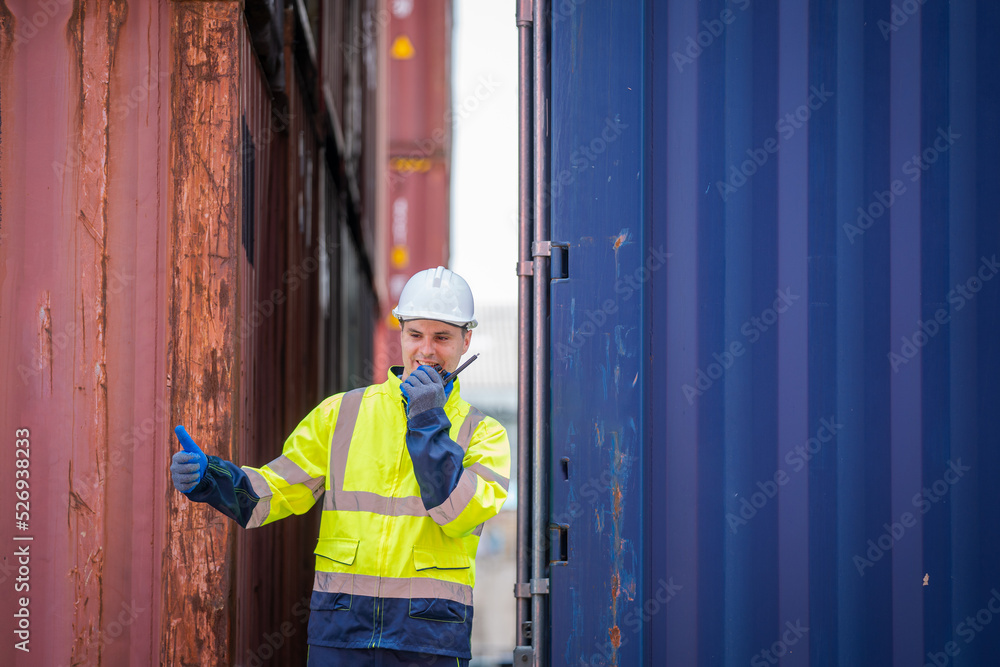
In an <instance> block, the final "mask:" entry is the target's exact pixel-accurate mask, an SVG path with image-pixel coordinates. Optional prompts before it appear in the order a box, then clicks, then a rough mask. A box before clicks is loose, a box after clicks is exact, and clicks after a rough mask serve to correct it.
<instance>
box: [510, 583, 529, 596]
mask: <svg viewBox="0 0 1000 667" xmlns="http://www.w3.org/2000/svg"><path fill="white" fill-rule="evenodd" d="M514 597H515V598H530V597H531V584H526V583H523V582H518V583H516V584H514Z"/></svg>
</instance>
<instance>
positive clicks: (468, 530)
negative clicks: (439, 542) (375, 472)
mask: <svg viewBox="0 0 1000 667" xmlns="http://www.w3.org/2000/svg"><path fill="white" fill-rule="evenodd" d="M450 428H451V422H450V421H449V420H448V417H447V416H446V415H445V412H444V410H443V409H442V408H432V409H431V410H426V411H424V412H421V413H420V414H418V415H416V416H414V417H413V419H411V420H410V421H409V424H408V428H407V432H406V448H407V450H408V451H409V452H410V459H411V460H412V461H413V472H414V474H415V475H416V478H417V483H418V484H419V485H420V497H421V500H422V501H423V504H424V507H425V508H426V509H427V511H428V514H430V516H431V518H432V519H434V521H435V522H436V523H437V524H438V525H439V526H441V529H442V530H444V532H445V534H447V535H448V536H450V537H465V536H466V535H470V534H472V533H473V532H474V531H475V530H476V528H477V527H478V526H479V525H481V524H482V523H483V522H485V521H486V520H487V519H489V518H491V517H493V516H495V515H496V514H497V513H498V512H499V511H500V508H501V507H503V503H504V501H505V500H506V499H507V487H508V486H509V484H510V443H509V442H508V441H507V432H506V431H505V430H504V429H503V427H502V426H500V424H499V423H498V422H497V421H496V420H494V419H491V418H489V417H486V418H485V419H483V421H482V422H480V423H479V425H478V426H477V427H476V430H475V432H474V433H473V434H472V438H471V441H470V443H469V449H468V451H466V452H463V451H462V448H461V447H460V446H459V445H458V443H456V442H455V441H454V440H452V439H451V437H450V436H449V431H450Z"/></svg>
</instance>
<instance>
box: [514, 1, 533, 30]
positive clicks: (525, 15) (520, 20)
mask: <svg viewBox="0 0 1000 667" xmlns="http://www.w3.org/2000/svg"><path fill="white" fill-rule="evenodd" d="M534 13H535V3H534V2H533V1H532V0H517V25H518V27H521V26H527V27H529V28H530V27H531V22H532V19H533V15H534Z"/></svg>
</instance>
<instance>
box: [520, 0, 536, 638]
mask: <svg viewBox="0 0 1000 667" xmlns="http://www.w3.org/2000/svg"><path fill="white" fill-rule="evenodd" d="M531 11H532V2H531V0H517V40H518V84H517V85H518V119H517V120H518V184H517V187H518V211H517V214H518V227H519V232H518V255H517V259H518V264H517V276H518V277H517V303H518V331H517V346H518V361H517V405H518V411H517V580H516V584H515V586H516V588H515V594H516V596H517V597H516V603H517V615H516V619H517V631H516V646H519V647H526V646H528V644H529V643H530V637H529V635H528V633H527V632H526V628H527V625H526V624H527V623H528V622H529V621H530V620H531V598H529V597H527V596H526V595H525V592H526V590H530V589H529V588H528V587H529V585H530V580H531V470H532V466H531V443H532V440H531V411H530V409H529V407H530V406H531V397H532V384H531V380H532V377H531V367H532V363H531V362H532V349H531V335H532V330H533V329H532V323H533V317H532V309H531V306H532V299H531V297H532V279H531V271H530V270H529V269H530V267H531V261H532V259H531V241H532V232H533V227H534V225H533V220H532V206H533V198H532V178H533V171H532V169H533V165H534V160H533V159H532V141H533V137H532V128H533V123H532V110H533V105H532V90H533V88H532V69H533V61H532V53H533V48H532V47H533V41H532V29H531V27H532V22H531V20H532V16H531Z"/></svg>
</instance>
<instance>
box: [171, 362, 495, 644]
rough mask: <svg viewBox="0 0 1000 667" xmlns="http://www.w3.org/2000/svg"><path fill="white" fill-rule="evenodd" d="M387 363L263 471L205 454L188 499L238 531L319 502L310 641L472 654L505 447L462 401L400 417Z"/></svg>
mask: <svg viewBox="0 0 1000 667" xmlns="http://www.w3.org/2000/svg"><path fill="white" fill-rule="evenodd" d="M398 372H400V369H399V368H398V367H397V368H393V369H392V370H390V372H389V377H388V379H387V380H386V381H385V382H383V383H382V384H378V385H372V386H369V387H366V388H364V389H356V390H354V391H351V392H347V393H344V394H337V395H336V396H332V397H330V398H328V399H326V400H325V401H323V402H322V403H320V404H319V405H318V406H317V407H316V408H315V409H313V411H312V412H310V413H309V415H308V416H306V418H305V419H303V420H302V422H301V423H300V424H299V425H298V426H297V427H296V428H295V430H294V431H293V432H292V434H291V435H290V436H289V437H288V439H287V440H286V441H285V446H284V450H283V452H282V454H281V456H279V457H278V458H276V459H274V460H273V461H271V462H270V463H268V464H267V465H265V466H264V467H263V468H251V467H247V466H244V467H242V468H240V467H237V466H236V465H234V464H232V463H230V462H228V461H222V460H221V459H218V458H217V457H209V467H208V470H207V471H206V474H205V476H204V478H203V479H202V480H201V482H200V483H199V484H198V486H197V487H196V488H195V489H193V490H192V491H191V492H189V493H188V497H189V498H191V499H192V500H197V501H200V502H207V503H209V504H211V505H212V506H214V507H216V508H217V509H219V510H220V511H222V512H223V513H225V514H227V515H228V516H230V517H231V518H233V519H235V520H236V521H238V522H239V523H240V524H241V525H243V526H245V527H247V528H254V527H257V526H262V525H265V524H268V523H271V522H273V521H277V520H278V519H282V518H284V517H286V516H289V515H290V514H302V513H303V512H305V511H307V510H308V509H310V508H311V507H312V506H313V504H314V503H315V502H316V501H317V500H319V499H320V497H323V516H322V521H321V524H320V533H319V540H318V543H317V546H316V577H315V581H314V585H313V594H312V603H311V610H312V612H311V615H310V619H309V643H310V644H315V645H319V646H331V647H340V648H388V649H396V650H405V651H418V652H424V653H435V654H439V655H448V656H455V657H459V658H465V659H468V658H470V657H471V650H470V635H471V631H472V587H473V584H474V582H475V558H476V549H477V547H478V544H479V536H480V534H481V533H482V529H483V523H484V522H485V521H486V520H487V519H489V518H490V517H492V516H494V515H495V514H497V512H499V511H500V508H501V506H502V505H503V503H504V500H505V499H506V497H507V487H508V484H509V478H510V445H509V443H508V440H507V434H506V432H505V431H504V429H503V427H502V426H500V424H499V423H498V422H497V421H496V420H494V419H492V418H490V417H487V416H486V415H484V414H483V413H481V412H479V411H478V410H477V409H475V408H474V407H472V406H470V405H469V404H468V403H466V402H465V401H464V400H462V398H461V396H460V394H459V387H458V381H457V380H456V381H455V386H454V388H453V389H452V390H451V393H450V395H449V396H448V398H447V401H446V403H445V405H444V408H433V409H431V410H427V411H425V412H422V413H420V414H418V415H415V416H414V417H413V418H412V419H410V420H407V415H406V406H405V404H404V402H403V398H402V393H401V391H400V380H399V377H398V376H397V375H396V373H398Z"/></svg>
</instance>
